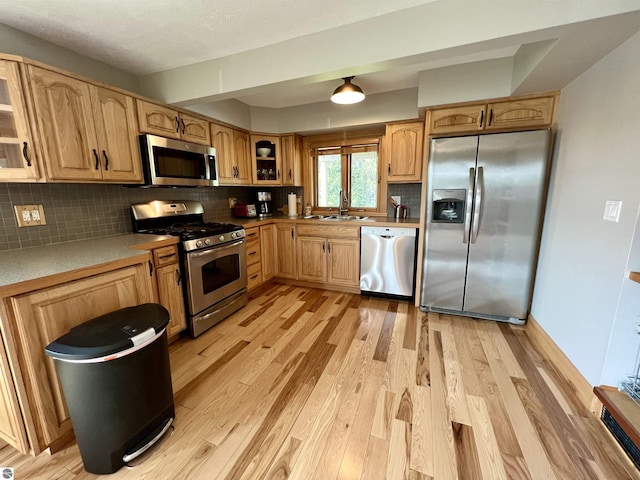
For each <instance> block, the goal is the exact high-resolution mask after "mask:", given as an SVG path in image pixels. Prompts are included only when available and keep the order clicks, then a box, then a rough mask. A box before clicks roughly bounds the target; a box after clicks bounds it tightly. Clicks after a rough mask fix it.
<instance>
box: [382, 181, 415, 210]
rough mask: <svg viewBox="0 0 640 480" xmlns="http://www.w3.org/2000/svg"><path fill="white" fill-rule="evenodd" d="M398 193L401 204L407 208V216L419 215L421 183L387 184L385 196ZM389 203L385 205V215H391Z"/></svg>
mask: <svg viewBox="0 0 640 480" xmlns="http://www.w3.org/2000/svg"><path fill="white" fill-rule="evenodd" d="M391 195H400V196H401V197H402V198H401V202H402V205H404V206H406V207H407V208H408V209H409V217H411V218H417V217H419V216H420V200H421V198H422V184H421V183H390V184H388V185H387V196H389V197H390V196H391ZM393 214H394V211H393V207H392V206H391V205H387V217H393Z"/></svg>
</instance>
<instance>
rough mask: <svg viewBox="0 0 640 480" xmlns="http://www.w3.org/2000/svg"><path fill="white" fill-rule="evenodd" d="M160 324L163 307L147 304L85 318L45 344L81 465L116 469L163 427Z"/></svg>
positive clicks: (165, 406)
mask: <svg viewBox="0 0 640 480" xmlns="http://www.w3.org/2000/svg"><path fill="white" fill-rule="evenodd" d="M168 323H169V312H167V310H166V309H165V308H164V307H162V306H161V305H158V304H155V303H147V304H144V305H138V306H136V307H129V308H123V309H121V310H117V311H115V312H111V313H108V314H106V315H102V316H100V317H97V318H94V319H92V320H89V321H88V322H85V323H83V324H81V325H78V326H77V327H75V328H72V329H71V330H70V331H69V333H67V334H66V335H63V336H62V337H60V338H58V339H57V340H56V341H55V342H53V343H51V344H50V345H48V346H47V347H46V348H45V352H46V354H47V355H49V356H50V357H53V358H54V359H55V362H54V363H55V365H56V371H57V373H58V378H59V380H60V384H61V386H62V391H63V393H64V396H65V399H66V402H67V408H68V409H69V416H70V417H71V424H72V425H73V430H74V432H75V435H76V440H77V441H78V447H79V449H80V455H81V456H82V462H83V463H84V468H85V470H87V471H88V472H91V473H97V474H108V473H113V472H115V471H117V470H118V469H119V468H120V467H122V466H123V465H124V464H125V463H127V462H129V461H131V460H133V459H134V458H135V457H137V456H138V455H140V454H141V453H142V452H144V451H146V450H147V449H148V448H150V447H151V445H153V444H154V443H155V442H156V441H157V440H159V439H160V438H161V437H162V435H163V434H164V433H165V432H166V431H167V430H168V429H169V427H170V426H171V424H172V422H173V418H174V416H175V410H174V405H173V391H172V388H171V371H170V367H169V350H168V345H167V333H166V326H167V324H168Z"/></svg>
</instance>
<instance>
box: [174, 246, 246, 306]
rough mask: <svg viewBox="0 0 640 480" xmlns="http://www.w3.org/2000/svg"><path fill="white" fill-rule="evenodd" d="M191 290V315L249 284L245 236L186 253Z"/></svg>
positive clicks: (188, 283) (188, 290) (188, 292)
mask: <svg viewBox="0 0 640 480" xmlns="http://www.w3.org/2000/svg"><path fill="white" fill-rule="evenodd" d="M185 264H186V273H187V294H188V297H189V309H190V313H191V315H196V314H198V313H199V312H201V311H203V310H205V309H207V308H209V307H211V306H213V305H215V304H216V303H218V302H219V301H221V300H224V299H225V298H227V297H228V296H230V295H233V294H234V293H236V292H238V291H240V290H242V289H243V288H247V254H246V247H245V243H244V240H241V241H238V242H234V243H229V244H226V245H221V246H216V247H212V248H210V249H208V250H199V251H197V252H188V253H187V254H186V262H185Z"/></svg>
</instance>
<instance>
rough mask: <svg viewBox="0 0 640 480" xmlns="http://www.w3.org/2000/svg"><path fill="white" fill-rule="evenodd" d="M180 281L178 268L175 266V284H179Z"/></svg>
mask: <svg viewBox="0 0 640 480" xmlns="http://www.w3.org/2000/svg"><path fill="white" fill-rule="evenodd" d="M181 281H182V277H181V276H180V270H178V269H177V268H176V284H177V285H180V282H181Z"/></svg>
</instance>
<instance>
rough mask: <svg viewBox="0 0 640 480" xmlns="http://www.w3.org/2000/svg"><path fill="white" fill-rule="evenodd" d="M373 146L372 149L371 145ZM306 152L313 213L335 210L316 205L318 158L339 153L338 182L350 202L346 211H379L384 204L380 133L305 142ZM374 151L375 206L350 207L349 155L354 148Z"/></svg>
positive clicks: (335, 210)
mask: <svg viewBox="0 0 640 480" xmlns="http://www.w3.org/2000/svg"><path fill="white" fill-rule="evenodd" d="M374 145H375V146H376V148H375V149H372V148H371V146H374ZM308 147H309V148H308V150H307V152H308V154H309V159H310V162H309V177H310V178H309V179H310V181H311V186H312V194H311V195H309V199H310V200H311V204H312V209H313V212H314V213H315V214H334V213H336V212H337V211H338V208H339V207H338V206H336V207H319V206H318V178H317V173H318V157H319V154H321V153H325V154H332V153H333V154H338V153H339V154H340V156H341V169H340V170H341V179H340V184H341V186H342V188H343V189H344V190H346V192H347V198H348V199H349V204H348V206H347V208H348V210H349V211H351V212H354V213H355V212H359V213H369V214H381V213H384V212H383V208H384V206H385V202H383V201H382V196H383V191H382V170H381V169H382V136H366V137H353V138H347V139H334V140H331V139H326V140H319V141H315V142H313V141H312V142H309V143H308ZM371 150H375V151H377V156H378V162H377V168H378V172H377V173H378V180H377V183H376V206H375V207H374V208H363V207H357V208H356V207H352V206H351V158H350V155H351V154H352V153H356V152H357V151H371Z"/></svg>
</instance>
